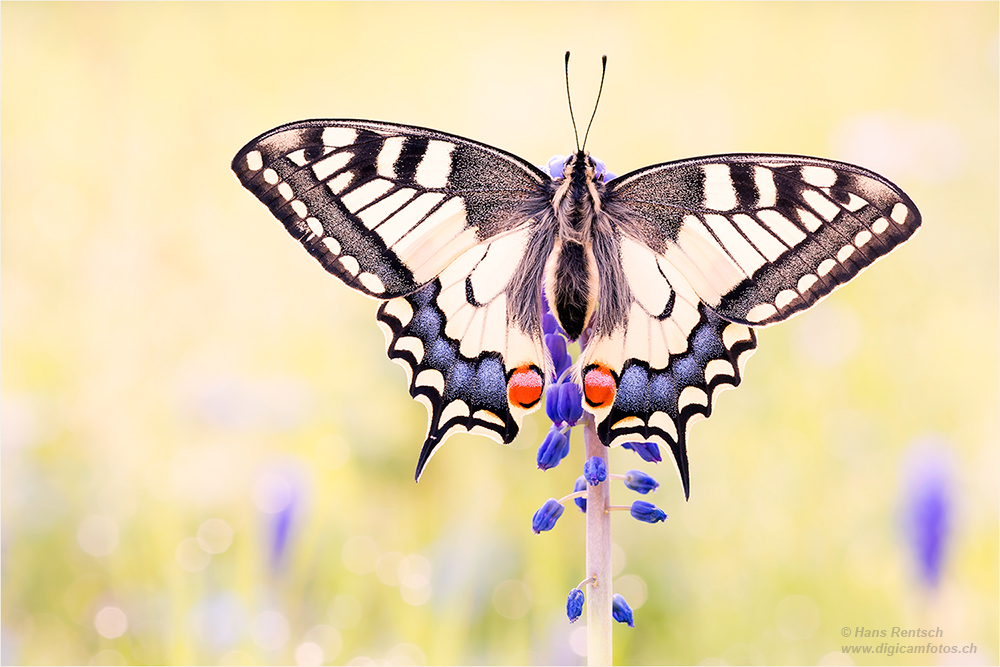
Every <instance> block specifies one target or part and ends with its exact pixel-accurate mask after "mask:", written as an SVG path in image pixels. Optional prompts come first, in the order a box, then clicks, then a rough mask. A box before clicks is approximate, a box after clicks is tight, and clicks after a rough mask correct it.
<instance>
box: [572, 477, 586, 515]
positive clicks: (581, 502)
mask: <svg viewBox="0 0 1000 667" xmlns="http://www.w3.org/2000/svg"><path fill="white" fill-rule="evenodd" d="M586 490H587V478H586V477H584V476H583V475H580V476H579V477H577V478H576V483H575V484H574V485H573V491H574V492H580V491H586ZM573 502H574V503H576V506H577V507H579V508H580V511H581V512H583V513H584V514H586V512H587V499H586V497H584V498H574V499H573Z"/></svg>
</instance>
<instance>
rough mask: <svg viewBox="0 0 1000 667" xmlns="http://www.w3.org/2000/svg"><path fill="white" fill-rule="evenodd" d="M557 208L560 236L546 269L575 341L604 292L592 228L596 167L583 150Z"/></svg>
mask: <svg viewBox="0 0 1000 667" xmlns="http://www.w3.org/2000/svg"><path fill="white" fill-rule="evenodd" d="M552 206H553V210H554V212H555V216H556V220H557V221H558V238H557V239H556V244H555V248H554V250H553V253H552V255H551V257H550V259H549V262H548V266H547V267H546V291H547V294H548V295H549V302H550V303H551V304H552V307H553V309H554V312H555V315H556V319H558V320H559V324H560V326H562V328H563V330H564V331H565V332H566V335H567V336H569V338H570V340H576V339H577V338H579V337H580V335H581V334H582V333H583V330H584V328H586V326H587V322H588V320H589V319H590V315H591V313H593V311H594V308H595V306H596V305H597V295H598V290H599V282H598V271H597V262H596V260H595V258H594V248H593V237H592V230H593V226H594V220H595V218H596V212H597V211H598V210H600V194H599V192H598V191H597V190H596V188H595V183H594V168H593V165H592V164H591V162H590V159H589V158H588V157H587V156H586V155H585V154H584V153H583V152H578V153H577V154H576V155H574V156H572V157H571V158H570V159H569V160H568V161H567V163H566V168H565V172H564V177H563V179H562V180H561V182H558V186H557V188H556V193H555V196H554V197H553V199H552Z"/></svg>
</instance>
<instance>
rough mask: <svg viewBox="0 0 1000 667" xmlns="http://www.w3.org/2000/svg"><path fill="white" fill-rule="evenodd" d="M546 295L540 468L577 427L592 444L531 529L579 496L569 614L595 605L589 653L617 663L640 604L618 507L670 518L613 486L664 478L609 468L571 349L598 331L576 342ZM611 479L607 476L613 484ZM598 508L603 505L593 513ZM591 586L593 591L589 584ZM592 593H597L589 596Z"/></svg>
mask: <svg viewBox="0 0 1000 667" xmlns="http://www.w3.org/2000/svg"><path fill="white" fill-rule="evenodd" d="M567 159H568V158H566V157H565V156H560V155H557V156H555V157H553V158H552V159H551V160H549V163H548V165H547V170H548V171H549V173H550V174H552V175H553V177H556V178H559V177H562V176H563V171H564V169H565V164H566V160H567ZM594 167H595V171H596V173H597V176H598V179H599V180H603V181H604V182H607V181H609V180H611V179H613V178H614V177H615V175H614V174H612V173H611V172H609V171H608V170H607V168H606V167H605V165H604V163H603V162H601V161H600V160H596V159H595V160H594ZM540 296H541V307H542V334H543V342H544V345H545V348H546V352H547V355H548V357H549V358H550V359H551V361H552V365H551V367H550V373H549V377H548V378H546V380H547V385H548V386H547V388H546V394H545V413H546V415H547V416H548V418H549V419H550V420H551V421H552V426H551V427H550V428H549V431H548V433H546V435H545V438H544V439H543V441H542V443H541V446H540V447H539V448H538V453H537V456H536V459H537V464H538V468H539V469H541V470H548V469H550V468H554V467H555V466H557V465H559V463H560V462H562V460H563V459H565V458H566V457H567V456H568V454H569V450H570V438H569V435H570V430H571V429H572V428H573V427H574V426H577V425H582V426H583V428H584V447H585V449H586V450H587V456H586V457H585V458H586V461H585V464H584V466H583V475H581V476H580V477H578V478H577V479H576V481H575V483H574V484H573V491H572V492H571V493H569V494H567V495H566V496H564V497H562V498H559V499H558V500H557V499H556V498H549V499H548V500H547V501H545V503H544V504H543V505H542V506H541V507H540V508H539V509H538V510H537V511H536V512H535V514H534V516H533V517H532V521H531V528H532V530H533V531H534V532H535V533H543V532H546V531H549V530H552V529H553V528H554V527H555V524H556V522H557V521H558V520H559V518H560V517H561V516H562V515H563V513H564V511H565V507H566V504H567V503H568V502H569V501H570V500H572V501H573V502H574V503H576V506H577V507H578V508H579V509H580V511H581V512H583V513H584V514H585V515H587V516H586V522H587V549H586V561H587V565H586V567H587V569H588V575H589V576H588V578H587V579H585V580H583V581H581V582H580V584H578V585H577V586H576V588H573V589H572V590H570V592H569V595H568V597H567V598H566V616H567V617H568V618H569V621H570V623H573V622H575V621H577V620H578V619H579V618H580V617H581V615H582V614H583V608H584V605H585V604H587V645H588V655H589V656H591V659H593V660H597V661H598V662H597V664H604V663H607V664H610V661H611V625H612V620H615V621H618V622H619V623H627V624H628V625H629V626H630V627H634V620H633V613H632V609H631V608H630V607H629V606H628V604H627V603H626V602H625V599H624V598H623V597H622V596H621V595H615V596H612V593H611V583H612V581H613V574H612V571H611V566H610V563H611V537H610V523H609V522H610V519H609V518H608V517H609V514H610V512H611V511H615V510H621V511H630V512H631V514H632V516H633V517H635V518H637V519H639V520H640V521H644V522H646V523H658V522H661V521H663V520H664V519H666V518H667V515H666V513H665V512H663V511H662V510H660V509H659V508H657V507H656V506H655V505H653V504H651V503H647V502H643V501H636V502H635V503H633V504H632V505H631V506H628V505H622V506H617V505H611V503H610V491H609V488H608V487H609V485H610V484H611V482H612V481H621V482H623V484H624V486H625V487H626V488H627V489H629V490H630V491H634V492H637V493H641V494H647V493H650V492H652V491H655V490H656V489H657V488H658V487H659V484H658V483H657V482H656V480H654V479H653V478H652V477H650V476H649V475H647V474H645V473H643V472H641V471H639V470H629V471H628V472H627V473H626V474H624V475H621V474H612V473H611V472H610V470H609V467H608V450H607V448H606V447H604V446H603V445H601V443H600V440H599V439H598V436H597V429H596V424H595V423H594V422H593V417H592V416H590V415H589V414H587V413H586V412H585V411H584V405H583V392H582V390H581V386H580V384H578V382H579V372H580V369H579V368H578V367H574V361H573V358H572V356H571V355H570V352H569V350H568V347H569V344H570V343H572V342H577V343H579V344H580V347H581V349H583V348H585V347H586V345H587V340H588V338H589V336H590V333H591V332H590V330H589V329H585V330H584V331H583V333H582V335H581V336H580V339H579V340H578V341H571V340H569V337H568V336H567V335H566V332H565V331H564V330H563V329H562V327H561V326H560V325H559V321H558V319H557V318H556V316H555V315H554V313H553V312H552V310H551V309H550V307H549V303H548V299H547V297H546V294H545V292H544V290H543V291H542V294H541V295H540ZM623 448H624V449H630V450H632V451H634V452H635V453H636V454H637V455H638V456H639V457H640V458H642V459H643V460H644V461H647V462H653V463H659V462H660V461H661V460H662V459H661V456H660V450H659V447H657V445H656V444H655V443H647V442H633V443H628V444H626V445H623ZM604 482H607V484H605V483H604ZM594 507H596V508H598V509H599V510H601V511H598V512H596V513H595V512H593V508H594ZM588 585H589V586H591V587H592V588H591V589H590V591H587V588H586V586H588ZM588 598H589V599H588Z"/></svg>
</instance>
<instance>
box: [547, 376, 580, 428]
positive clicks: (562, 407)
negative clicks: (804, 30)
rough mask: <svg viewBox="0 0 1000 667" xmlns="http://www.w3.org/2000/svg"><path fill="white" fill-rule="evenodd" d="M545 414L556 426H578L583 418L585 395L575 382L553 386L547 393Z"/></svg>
mask: <svg viewBox="0 0 1000 667" xmlns="http://www.w3.org/2000/svg"><path fill="white" fill-rule="evenodd" d="M545 414H547V415H548V417H549V419H551V420H552V423H553V424H555V425H556V426H576V423H577V422H578V421H579V420H580V419H582V418H583V393H582V392H581V391H580V386H579V385H578V384H576V383H575V382H571V381H567V382H561V383H559V384H555V385H552V386H550V387H549V388H548V391H546V392H545Z"/></svg>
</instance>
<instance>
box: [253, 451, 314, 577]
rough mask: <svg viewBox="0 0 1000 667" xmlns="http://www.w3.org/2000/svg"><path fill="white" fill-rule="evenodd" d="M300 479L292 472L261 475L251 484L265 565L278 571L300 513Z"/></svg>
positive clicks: (287, 470) (291, 470) (286, 470)
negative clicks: (261, 518)
mask: <svg viewBox="0 0 1000 667" xmlns="http://www.w3.org/2000/svg"><path fill="white" fill-rule="evenodd" d="M299 480H300V476H299V475H298V474H297V473H296V471H295V470H294V469H289V468H286V469H285V470H283V471H281V472H280V473H268V474H265V475H262V476H261V477H260V478H259V479H258V480H257V482H256V483H255V484H254V489H253V500H254V504H255V505H256V506H257V508H258V509H259V510H260V511H261V512H262V513H263V515H264V521H265V524H266V535H267V540H268V542H267V551H268V562H269V563H270V566H271V568H272V569H274V570H278V569H280V568H281V567H282V565H283V564H284V562H285V560H286V559H285V555H286V553H287V551H288V547H289V545H290V543H291V538H292V534H293V532H294V527H295V522H296V518H297V516H298V514H299V512H300V511H301V509H302V508H301V504H302V499H301V496H300V492H299V488H298V487H299V486H300V483H299Z"/></svg>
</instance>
